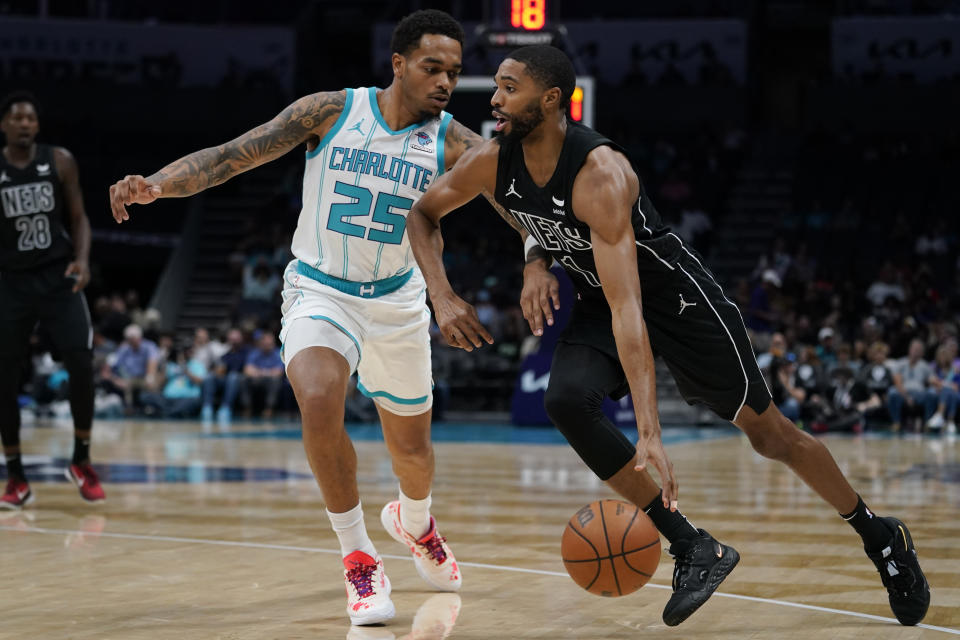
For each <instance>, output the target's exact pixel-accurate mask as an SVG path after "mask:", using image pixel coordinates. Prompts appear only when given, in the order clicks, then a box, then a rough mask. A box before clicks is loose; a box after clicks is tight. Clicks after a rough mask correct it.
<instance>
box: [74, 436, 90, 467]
mask: <svg viewBox="0 0 960 640" xmlns="http://www.w3.org/2000/svg"><path fill="white" fill-rule="evenodd" d="M88 460H90V438H89V436H88V437H86V438H77V437H76V436H74V438H73V460H72V462H73V464H80V463H81V462H87V461H88Z"/></svg>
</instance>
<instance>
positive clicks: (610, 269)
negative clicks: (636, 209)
mask: <svg viewBox="0 0 960 640" xmlns="http://www.w3.org/2000/svg"><path fill="white" fill-rule="evenodd" d="M639 194H640V185H639V182H638V180H637V176H636V174H635V173H634V172H633V169H632V167H631V166H630V163H629V161H628V160H627V159H626V158H625V157H624V156H623V155H621V154H620V153H618V152H616V151H614V150H613V149H611V148H610V147H598V148H596V149H594V150H593V151H591V152H590V154H589V155H588V156H587V161H586V163H585V164H584V166H583V168H582V169H581V170H580V173H579V174H578V175H577V179H576V181H575V182H574V185H573V207H574V211H576V212H577V217H578V218H580V219H581V220H582V221H583V222H584V223H586V224H587V225H589V227H590V237H591V238H592V240H593V254H594V259H595V261H596V264H597V275H598V276H600V283H601V285H602V286H603V294H604V296H605V297H606V299H607V302H608V303H609V304H610V310H611V311H612V315H613V335H614V338H615V339H616V343H617V354H618V355H619V356H620V363H621V365H622V366H623V370H624V372H625V373H626V374H627V381H628V382H629V384H630V392H631V394H632V395H633V407H634V411H635V413H636V416H637V432H638V434H639V440H638V442H637V454H638V458H637V470H641V469H643V468H645V467H646V465H647V464H648V462H649V463H652V464H653V466H654V467H656V469H657V471H658V472H659V474H660V481H661V483H662V485H663V492H662V496H663V504H664V506H665V507H667V508H670V509H676V506H677V481H676V479H675V478H674V475H673V463H671V462H670V459H669V458H668V457H667V454H666V451H665V450H664V448H663V442H662V440H661V437H660V419H659V417H658V414H657V391H656V375H655V372H654V366H653V352H652V350H651V348H650V338H649V336H648V334H647V327H646V324H645V323H644V321H643V309H642V302H641V297H640V277H639V275H638V273H637V247H636V237H635V235H634V232H633V227H632V225H631V223H630V214H631V210H632V208H633V203H634V202H636V201H637V198H638V197H639Z"/></svg>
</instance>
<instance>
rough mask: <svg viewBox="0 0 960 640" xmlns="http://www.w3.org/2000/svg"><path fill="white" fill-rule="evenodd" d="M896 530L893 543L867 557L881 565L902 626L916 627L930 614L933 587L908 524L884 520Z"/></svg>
mask: <svg viewBox="0 0 960 640" xmlns="http://www.w3.org/2000/svg"><path fill="white" fill-rule="evenodd" d="M880 520H882V521H883V522H884V524H886V525H887V526H888V527H890V529H891V530H892V531H893V538H892V539H891V540H890V543H889V544H888V545H887V546H886V547H884V548H883V549H881V550H880V551H877V552H875V553H870V552H869V551H868V552H867V556H868V557H869V558H870V559H871V560H873V564H875V565H877V571H879V572H880V579H881V580H883V586H885V587H886V588H887V593H888V594H889V595H890V608H891V609H893V615H895V616H897V620H899V621H900V624H903V625H907V626H908V627H912V626H913V625H915V624H917V623H918V622H920V621H921V620H923V616H925V615H927V608H928V607H929V606H930V585H929V584H927V579H926V577H925V576H924V575H923V571H921V570H920V562H918V561H917V550H916V549H914V548H913V538H911V537H910V531H909V530H908V529H907V525H905V524H903V523H902V522H900V521H899V520H897V519H896V518H880Z"/></svg>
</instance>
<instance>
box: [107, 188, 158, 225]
mask: <svg viewBox="0 0 960 640" xmlns="http://www.w3.org/2000/svg"><path fill="white" fill-rule="evenodd" d="M160 194H161V189H160V185H157V184H150V183H149V182H147V179H146V178H144V177H143V176H127V177H126V178H124V179H123V180H119V181H117V182H116V183H115V184H114V185H112V186H111V187H110V209H111V211H112V212H113V219H114V220H116V221H117V224H120V223H121V222H123V221H124V220H129V219H130V214H129V213H127V206H128V205H131V204H150V203H151V202H153V201H154V200H156V199H157V198H159V197H160Z"/></svg>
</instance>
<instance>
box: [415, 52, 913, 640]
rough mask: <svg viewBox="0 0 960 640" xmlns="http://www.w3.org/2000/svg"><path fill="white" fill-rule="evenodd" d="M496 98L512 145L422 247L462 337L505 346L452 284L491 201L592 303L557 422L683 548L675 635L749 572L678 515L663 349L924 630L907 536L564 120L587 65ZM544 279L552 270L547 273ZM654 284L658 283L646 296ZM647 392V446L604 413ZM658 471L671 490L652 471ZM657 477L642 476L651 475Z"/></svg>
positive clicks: (907, 620) (687, 389)
mask: <svg viewBox="0 0 960 640" xmlns="http://www.w3.org/2000/svg"><path fill="white" fill-rule="evenodd" d="M495 81H496V85H497V87H496V92H495V93H494V95H493V98H492V100H491V104H492V105H493V112H494V113H493V115H494V117H495V118H496V119H497V125H496V131H497V134H498V135H497V138H496V139H495V140H491V141H489V142H486V143H484V144H483V145H482V146H481V147H479V148H477V149H474V150H472V151H471V152H470V153H469V154H467V155H466V156H465V157H464V158H462V159H461V160H460V164H459V165H458V166H457V168H456V169H455V170H453V171H452V172H450V173H449V174H447V175H444V176H442V177H441V178H440V179H439V180H438V181H437V182H436V183H435V184H434V186H433V187H432V188H431V189H430V191H429V192H427V194H426V195H425V196H424V197H423V198H421V199H420V200H418V201H417V203H416V204H415V205H414V206H413V208H412V209H411V211H410V214H409V216H408V218H407V220H408V222H407V224H408V227H409V230H410V243H411V247H412V248H413V252H414V255H415V256H416V259H417V263H418V264H419V265H420V267H421V269H422V271H423V274H424V278H425V279H426V281H427V287H428V288H429V291H430V296H431V299H432V301H433V306H434V312H435V313H436V316H437V322H438V324H439V326H440V329H441V331H442V332H443V334H444V336H445V337H446V338H447V341H448V342H449V343H450V344H451V345H452V346H456V347H461V348H467V349H472V348H473V347H475V346H479V345H480V344H481V340H486V341H487V342H492V339H491V338H490V335H489V333H487V331H486V330H485V329H484V328H483V326H482V325H481V324H480V323H479V321H478V319H477V314H476V311H475V310H474V309H473V308H472V307H471V306H470V305H468V304H467V303H466V302H464V301H463V300H462V299H460V298H459V297H458V296H456V294H455V293H454V292H453V290H452V289H451V287H450V283H449V281H448V280H447V278H446V274H445V273H444V268H443V262H442V259H441V253H442V247H443V241H442V236H441V232H440V226H439V222H440V219H441V218H442V217H443V216H444V215H446V214H447V213H448V212H449V211H451V210H453V209H455V208H457V207H459V206H461V205H462V204H463V203H465V202H469V201H470V200H471V199H472V198H474V197H475V196H476V195H477V194H478V193H482V192H492V193H493V194H494V195H495V198H496V200H497V202H498V203H500V204H501V205H502V206H503V207H504V208H507V209H508V210H509V211H510V213H511V214H512V216H513V217H514V218H515V223H516V224H520V225H523V226H524V227H525V228H526V229H527V230H528V231H529V232H530V234H531V236H532V237H533V238H534V239H535V240H536V241H538V242H539V243H540V244H541V246H543V247H544V248H546V249H547V250H548V251H549V253H550V255H551V256H552V257H553V258H554V259H556V260H557V261H558V262H559V263H560V264H561V265H562V266H563V268H564V269H565V270H566V272H567V274H568V275H569V276H570V279H571V280H572V281H573V283H574V286H575V289H576V292H577V300H576V302H575V303H574V307H573V312H572V315H571V318H570V322H569V325H568V326H567V328H566V330H565V331H564V333H563V335H562V336H561V339H560V342H559V344H558V345H557V349H556V352H555V353H554V358H553V363H552V366H551V370H550V383H549V387H548V389H547V392H546V397H545V403H546V408H547V412H548V413H549V415H550V417H551V419H552V420H553V422H554V423H555V424H556V426H557V428H558V429H559V430H560V431H561V432H562V433H563V434H564V436H565V437H566V438H567V440H568V441H569V442H570V444H571V445H572V446H573V448H574V449H576V451H577V453H578V454H579V455H580V457H581V458H582V459H583V460H584V462H586V463H587V465H588V466H589V467H590V468H591V469H592V470H593V471H594V473H596V474H597V476H598V477H600V478H601V479H602V480H605V481H606V482H607V483H608V484H609V485H610V486H611V487H612V488H613V489H614V490H616V491H617V492H619V493H620V494H621V495H622V496H624V497H625V498H627V499H628V500H630V501H631V502H633V503H634V504H636V505H637V506H639V507H641V508H643V509H644V510H645V511H646V512H647V514H648V515H649V516H650V518H651V519H652V520H653V523H654V524H655V525H656V526H657V529H658V530H659V531H660V532H661V533H662V534H663V535H664V536H665V537H666V538H667V539H668V540H669V541H670V543H671V545H670V553H671V555H673V556H674V558H675V560H676V566H675V569H674V575H673V590H674V592H673V595H672V596H671V598H670V600H669V602H668V603H667V605H666V608H665V609H664V612H663V620H664V622H665V623H666V624H668V625H671V626H672V625H677V624H679V623H681V622H683V620H685V619H686V618H687V617H688V616H690V615H691V614H692V613H693V612H694V611H696V610H697V608H699V607H700V606H701V605H702V604H703V603H704V602H706V600H707V598H709V597H710V595H711V594H712V593H713V591H714V590H715V589H716V588H717V586H718V585H719V584H720V582H721V581H722V580H723V579H724V578H725V577H726V576H727V574H729V572H730V571H732V570H733V568H734V566H735V565H736V564H737V561H738V559H739V555H738V554H737V552H736V550H734V549H733V548H732V547H729V546H727V545H723V544H720V543H719V542H717V541H716V540H715V539H714V538H713V537H712V536H710V534H708V533H707V532H706V531H704V530H702V529H696V528H694V527H693V526H692V525H691V524H690V523H689V522H688V521H687V519H686V518H685V517H683V516H682V515H681V513H680V511H678V510H677V495H678V494H677V482H676V480H675V478H674V474H673V466H672V464H671V463H670V460H669V459H668V457H667V454H666V451H665V450H664V447H663V442H662V441H661V436H660V424H659V418H658V416H657V406H656V400H657V396H656V388H655V378H654V365H653V351H656V352H658V353H659V354H660V355H661V356H662V357H663V358H664V360H665V361H666V363H667V365H668V366H669V368H670V370H671V372H672V373H673V375H674V378H676V381H677V385H678V387H679V388H680V391H681V393H682V394H683V396H684V397H685V398H686V399H687V400H688V401H690V402H698V403H702V404H706V405H707V406H709V407H710V408H711V409H712V410H713V411H714V412H715V413H716V414H717V415H719V416H720V417H722V418H724V419H726V420H730V421H732V422H733V423H734V424H736V425H737V426H738V427H739V428H740V429H741V430H743V432H744V433H746V434H747V436H748V438H749V439H750V442H751V444H752V445H753V447H754V449H755V450H756V451H757V452H758V453H760V454H761V455H763V456H765V457H768V458H772V459H774V460H779V461H781V462H783V463H785V464H786V465H788V466H789V467H790V468H791V469H792V470H793V471H794V472H795V473H796V474H797V475H798V476H800V478H801V479H803V480H804V482H806V483H807V484H808V485H809V486H810V487H811V488H812V489H813V490H814V491H816V492H817V493H818V494H819V495H820V496H821V497H822V498H823V499H824V500H825V501H827V502H829V503H830V504H831V505H832V506H833V507H834V508H836V509H837V510H838V511H839V512H840V513H841V514H843V518H844V519H845V520H846V521H847V522H849V523H850V524H851V525H852V526H853V527H854V529H855V530H856V531H857V533H859V534H860V536H861V537H862V538H863V543H864V549H865V550H866V552H867V555H868V556H869V557H870V559H871V560H873V562H874V564H875V565H876V566H877V569H878V570H879V571H880V575H881V578H882V580H883V584H884V586H886V587H887V591H888V595H889V600H890V606H891V608H892V609H893V612H894V614H895V615H896V616H897V619H898V620H899V621H900V622H901V623H902V624H905V625H914V624H917V623H918V622H920V620H922V619H923V616H924V615H925V614H926V611H927V607H928V605H929V602H930V591H929V587H928V586H927V581H926V578H925V577H924V575H923V572H922V571H921V570H920V565H919V563H918V562H917V557H916V551H915V550H914V548H913V542H912V540H911V538H910V533H909V531H907V528H906V526H905V525H904V524H903V523H902V522H900V521H899V520H897V519H895V518H880V517H876V516H874V515H873V513H871V512H870V510H868V509H867V507H866V505H865V504H864V503H863V500H861V499H860V497H859V496H858V495H857V493H856V492H854V490H853V489H852V488H851V487H850V484H849V483H848V482H847V480H846V478H844V476H843V473H842V472H841V471H840V469H839V468H838V467H837V464H836V462H835V461H834V460H833V457H832V456H831V455H830V452H829V451H828V450H827V448H826V447H825V446H824V445H823V444H822V443H821V442H820V441H818V440H816V439H815V438H813V437H812V436H810V435H809V434H807V433H804V432H803V431H801V430H800V429H797V428H796V426H795V425H794V424H793V423H792V422H790V421H789V420H787V419H786V418H785V417H784V416H783V415H782V414H781V413H780V411H779V410H778V409H777V408H776V406H775V405H773V404H772V403H771V401H770V393H769V391H768V390H767V387H766V385H765V384H764V382H763V378H762V376H761V373H760V369H759V367H758V366H757V362H756V359H755V358H754V355H753V349H752V348H751V345H750V341H749V338H748V337H747V333H746V329H745V328H744V325H743V320H742V319H741V317H740V313H739V311H738V310H737V308H736V306H735V305H734V304H733V303H732V302H730V301H729V300H728V299H727V297H726V296H725V295H724V293H723V291H722V290H721V288H720V285H719V284H717V282H716V280H714V278H713V275H712V274H711V273H710V272H709V271H708V270H707V269H706V268H705V267H704V266H703V264H702V263H701V260H700V258H699V256H697V255H696V253H695V252H693V251H691V250H690V249H688V248H687V247H686V246H685V245H684V244H683V242H682V241H681V240H680V238H679V237H678V236H676V235H675V234H673V233H670V232H669V230H668V229H667V228H666V227H664V226H663V225H662V224H661V222H660V217H659V214H658V213H657V211H656V209H655V208H654V207H653V205H652V204H651V203H650V201H649V200H648V199H647V196H646V194H645V193H644V190H643V185H642V183H641V181H640V179H639V177H638V176H637V174H636V171H635V169H634V168H633V166H632V165H631V164H630V161H629V160H628V159H627V157H626V155H625V153H624V151H623V149H622V148H621V147H619V146H618V145H616V144H615V143H613V142H612V141H610V140H608V139H607V138H604V137H603V136H601V135H600V134H598V133H596V132H595V131H593V130H592V129H589V128H587V127H584V126H581V125H578V124H576V123H574V122H572V121H570V120H568V119H567V118H566V107H567V104H568V103H569V100H570V96H571V94H572V93H573V90H574V88H575V84H576V77H575V74H574V70H573V65H572V64H571V63H570V60H569V59H568V58H567V57H566V56H565V55H564V54H563V53H562V52H561V51H560V50H559V49H556V48H554V47H550V46H544V45H539V46H530V47H524V48H522V49H518V50H516V51H514V52H513V53H511V54H510V55H509V56H508V57H507V58H506V60H504V61H503V63H502V64H501V65H500V68H499V70H498V72H497V75H496V78H495ZM547 266H549V262H548V261H546V260H534V261H532V262H530V263H529V264H528V265H527V267H526V268H525V273H524V276H525V285H524V292H523V294H522V298H521V302H522V304H523V306H524V314H525V316H526V317H527V319H528V321H529V322H530V326H531V328H533V329H534V330H535V331H536V327H537V326H538V325H539V324H540V323H541V319H540V318H541V316H542V315H543V314H546V317H547V320H548V322H549V321H550V318H551V310H550V304H549V295H547V294H545V293H544V292H545V291H549V288H547V289H543V288H542V287H541V285H540V284H536V285H531V281H528V280H527V276H528V275H529V276H531V277H532V278H535V279H536V280H535V281H536V282H537V283H542V282H544V274H543V270H544V269H545V268H546V267H547ZM538 270H539V271H538ZM641 282H642V283H643V286H642V288H641ZM627 391H630V392H632V394H633V404H634V409H635V412H636V417H637V429H638V433H639V440H638V443H637V446H636V447H634V446H632V445H631V444H630V442H629V441H628V440H627V439H626V438H625V437H624V436H623V434H622V433H621V432H620V431H619V430H618V429H617V428H616V427H615V426H614V425H613V424H612V423H611V422H610V421H609V420H608V419H607V418H606V417H605V416H604V414H603V412H602V411H601V408H600V405H601V402H602V401H603V398H604V397H605V396H607V395H611V396H613V397H615V398H616V397H621V396H623V395H624V394H625V393H626V392H627ZM650 464H652V465H653V466H654V467H656V469H657V471H658V473H659V475H660V478H661V480H662V482H663V485H664V486H663V490H662V492H661V490H660V488H659V487H658V486H657V485H656V483H655V482H654V481H653V479H652V477H651V476H650V474H649V473H648V472H647V471H646V468H647V466H648V465H650ZM638 470H639V471H641V473H637V471H638Z"/></svg>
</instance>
